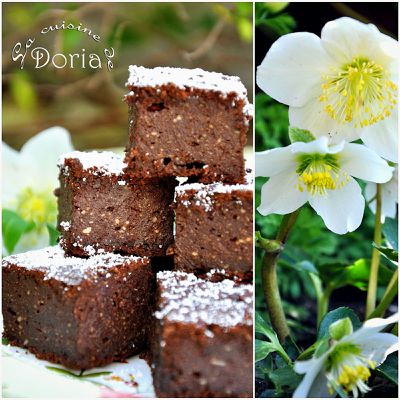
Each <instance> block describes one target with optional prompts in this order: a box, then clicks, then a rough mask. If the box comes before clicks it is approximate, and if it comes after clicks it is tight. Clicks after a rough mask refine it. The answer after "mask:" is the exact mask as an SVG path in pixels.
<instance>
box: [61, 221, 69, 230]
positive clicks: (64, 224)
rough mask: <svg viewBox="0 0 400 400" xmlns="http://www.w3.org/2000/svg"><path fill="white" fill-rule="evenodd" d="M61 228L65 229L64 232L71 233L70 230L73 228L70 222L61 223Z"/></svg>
mask: <svg viewBox="0 0 400 400" xmlns="http://www.w3.org/2000/svg"><path fill="white" fill-rule="evenodd" d="M60 226H61V228H63V229H64V231H69V230H70V228H71V222H69V221H61V222H60Z"/></svg>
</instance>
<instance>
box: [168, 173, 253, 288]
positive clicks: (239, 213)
mask: <svg viewBox="0 0 400 400" xmlns="http://www.w3.org/2000/svg"><path fill="white" fill-rule="evenodd" d="M246 178H248V182H247V183H246V184H237V185H224V184H222V183H215V184H210V185H206V184H201V183H191V184H184V185H180V186H177V187H176V188H175V208H176V232H175V243H174V245H173V246H172V247H171V249H170V252H173V253H174V260H175V268H176V269H177V270H182V271H186V272H193V273H195V274H196V275H201V274H204V273H208V272H210V271H213V272H218V274H219V275H222V276H225V277H228V278H235V279H239V280H241V281H251V280H252V278H253V185H252V182H251V178H250V177H246Z"/></svg>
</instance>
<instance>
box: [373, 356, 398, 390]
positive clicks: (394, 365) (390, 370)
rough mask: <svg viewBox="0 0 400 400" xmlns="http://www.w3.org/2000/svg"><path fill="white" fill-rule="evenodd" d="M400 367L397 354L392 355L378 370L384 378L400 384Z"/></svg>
mask: <svg viewBox="0 0 400 400" xmlns="http://www.w3.org/2000/svg"><path fill="white" fill-rule="evenodd" d="M398 365H399V357H398V354H397V353H393V354H390V355H389V356H388V357H387V358H386V360H385V362H384V363H383V364H381V365H380V366H379V367H377V368H376V371H377V373H378V375H380V376H383V377H384V378H386V379H388V380H389V381H391V382H393V383H395V384H396V385H397V384H398V374H397V369H398Z"/></svg>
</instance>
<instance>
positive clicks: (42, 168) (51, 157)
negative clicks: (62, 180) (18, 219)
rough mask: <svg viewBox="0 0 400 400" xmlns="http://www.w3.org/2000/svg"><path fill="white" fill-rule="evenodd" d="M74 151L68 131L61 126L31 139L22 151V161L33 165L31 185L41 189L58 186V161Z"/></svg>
mask: <svg viewBox="0 0 400 400" xmlns="http://www.w3.org/2000/svg"><path fill="white" fill-rule="evenodd" d="M72 150H73V147H72V143H71V138H70V135H69V133H68V131H67V130H66V129H64V128H61V127H59V126H56V127H52V128H49V129H46V130H44V131H42V132H40V133H38V134H37V135H35V136H34V137H33V138H31V139H29V140H28V141H27V142H26V143H25V144H24V146H23V147H22V149H21V152H20V155H21V159H22V160H23V161H24V162H25V163H26V164H29V165H31V168H30V174H29V175H30V177H31V184H32V185H34V187H36V188H39V189H48V188H49V187H51V188H52V187H55V186H56V185H57V176H58V168H57V161H58V158H59V156H60V155H61V154H63V153H68V152H70V151H72Z"/></svg>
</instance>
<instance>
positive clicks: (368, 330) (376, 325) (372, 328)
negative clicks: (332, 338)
mask: <svg viewBox="0 0 400 400" xmlns="http://www.w3.org/2000/svg"><path fill="white" fill-rule="evenodd" d="M398 319H399V314H398V313H396V314H393V315H391V316H390V317H388V318H371V319H368V320H367V321H365V322H364V324H363V326H362V327H361V328H360V329H357V330H356V331H355V332H353V333H352V334H351V335H348V336H346V337H345V338H343V340H346V341H351V342H359V341H360V340H362V339H363V338H366V337H368V336H369V335H373V334H375V333H378V332H380V331H381V330H382V329H384V328H386V327H387V326H388V325H391V324H394V323H396V322H398Z"/></svg>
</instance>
